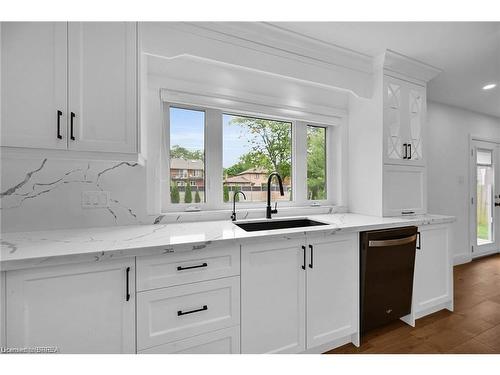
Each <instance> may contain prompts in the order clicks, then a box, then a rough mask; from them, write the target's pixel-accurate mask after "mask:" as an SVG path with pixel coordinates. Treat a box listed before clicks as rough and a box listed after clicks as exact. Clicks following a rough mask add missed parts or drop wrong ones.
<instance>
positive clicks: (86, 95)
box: [68, 22, 137, 153]
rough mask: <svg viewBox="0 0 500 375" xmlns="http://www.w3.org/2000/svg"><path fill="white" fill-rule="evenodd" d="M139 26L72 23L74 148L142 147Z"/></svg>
mask: <svg viewBox="0 0 500 375" xmlns="http://www.w3.org/2000/svg"><path fill="white" fill-rule="evenodd" d="M136 27H137V25H136V24H135V23H131V22H78V23H76V22H75V23H74V22H71V23H69V28H68V49H69V50H68V56H69V117H70V120H69V121H70V124H69V125H70V127H69V130H70V138H69V148H70V149H71V150H78V151H112V152H123V153H133V152H135V151H136V143H137V95H136V93H137V89H136V85H137V30H136ZM71 117H73V119H71ZM71 136H72V137H71ZM73 138H74V139H73Z"/></svg>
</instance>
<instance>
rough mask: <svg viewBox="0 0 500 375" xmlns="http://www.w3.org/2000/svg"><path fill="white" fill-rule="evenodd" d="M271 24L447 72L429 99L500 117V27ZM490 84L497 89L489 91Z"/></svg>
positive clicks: (482, 24)
mask: <svg viewBox="0 0 500 375" xmlns="http://www.w3.org/2000/svg"><path fill="white" fill-rule="evenodd" d="M269 25H272V26H275V27H278V28H281V29H286V30H288V31H292V32H295V33H298V34H301V35H303V36H307V37H310V38H314V39H317V40H321V41H323V42H326V43H329V44H333V45H336V46H338V47H343V48H348V49H351V50H354V51H357V52H361V53H363V54H366V55H368V56H377V55H379V54H381V53H383V52H384V51H385V50H386V49H391V50H394V51H396V52H399V53H401V54H403V55H406V56H409V57H412V58H414V59H417V60H420V61H422V62H424V63H427V64H430V65H433V66H435V67H437V68H440V69H442V70H443V72H442V73H441V74H440V75H438V76H437V77H436V78H435V79H433V80H432V81H431V82H430V83H429V95H428V96H429V99H430V100H434V101H437V102H441V103H446V104H451V105H455V106H459V107H462V108H466V109H469V110H472V111H476V112H481V113H485V114H489V115H492V116H497V117H500V22H279V23H269ZM490 82H495V83H497V84H498V86H497V87H496V88H495V89H493V90H489V91H484V90H482V87H483V86H484V85H485V84H487V83H490Z"/></svg>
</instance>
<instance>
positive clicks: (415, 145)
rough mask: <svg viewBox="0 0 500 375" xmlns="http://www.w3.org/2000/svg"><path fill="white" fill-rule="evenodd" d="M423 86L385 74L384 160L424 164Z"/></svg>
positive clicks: (387, 161)
mask: <svg viewBox="0 0 500 375" xmlns="http://www.w3.org/2000/svg"><path fill="white" fill-rule="evenodd" d="M425 113H426V89H425V87H423V86H419V85H416V84H413V83H410V82H407V81H404V80H401V79H397V78H393V77H391V76H387V75H385V76H384V161H385V163H386V164H403V165H422V166H423V165H424V147H423V146H424V144H423V142H424V140H423V135H424V134H423V133H424V123H425Z"/></svg>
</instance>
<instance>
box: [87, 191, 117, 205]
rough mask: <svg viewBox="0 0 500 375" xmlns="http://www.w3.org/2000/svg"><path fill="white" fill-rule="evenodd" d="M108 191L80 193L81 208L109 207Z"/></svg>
mask: <svg viewBox="0 0 500 375" xmlns="http://www.w3.org/2000/svg"><path fill="white" fill-rule="evenodd" d="M109 196H110V194H109V191H84V192H82V208H106V207H109Z"/></svg>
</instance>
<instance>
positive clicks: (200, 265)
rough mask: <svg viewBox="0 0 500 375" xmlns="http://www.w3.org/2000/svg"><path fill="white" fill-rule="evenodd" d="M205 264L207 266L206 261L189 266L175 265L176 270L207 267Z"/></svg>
mask: <svg viewBox="0 0 500 375" xmlns="http://www.w3.org/2000/svg"><path fill="white" fill-rule="evenodd" d="M207 266H208V264H207V263H202V264H199V265H197V266H189V267H182V266H177V271H185V270H192V269H193V268H203V267H207Z"/></svg>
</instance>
